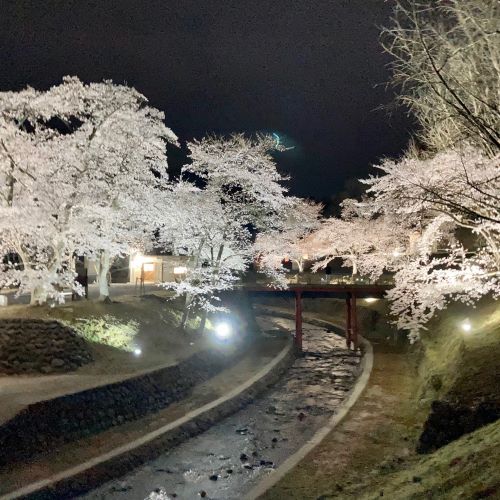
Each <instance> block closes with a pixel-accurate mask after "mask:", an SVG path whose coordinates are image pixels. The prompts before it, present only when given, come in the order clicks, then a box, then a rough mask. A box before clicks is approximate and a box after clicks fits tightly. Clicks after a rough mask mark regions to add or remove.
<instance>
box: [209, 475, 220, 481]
mask: <svg viewBox="0 0 500 500" xmlns="http://www.w3.org/2000/svg"><path fill="white" fill-rule="evenodd" d="M208 479H210V481H217V479H219V476H218V475H217V474H212V475H211V476H209V477H208Z"/></svg>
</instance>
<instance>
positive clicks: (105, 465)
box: [0, 339, 295, 500]
mask: <svg viewBox="0 0 500 500" xmlns="http://www.w3.org/2000/svg"><path fill="white" fill-rule="evenodd" d="M293 359H295V355H294V346H293V343H292V341H291V339H290V341H289V342H287V344H286V345H285V347H283V349H282V350H281V351H280V352H279V354H278V355H277V356H275V357H274V359H273V360H271V361H270V362H269V363H268V364H267V365H266V366H264V367H263V368H261V369H260V370H259V371H258V372H257V373H256V374H255V375H253V376H252V377H251V378H250V379H248V380H247V381H246V382H244V383H243V384H240V385H239V386H238V387H235V388H234V389H232V390H231V391H229V392H228V393H227V394H225V395H224V396H221V397H219V398H217V399H216V400H214V401H211V402H210V403H207V404H205V405H203V406H201V407H199V408H197V409H195V410H192V411H191V412H189V413H187V414H186V415H184V416H183V417H181V418H179V419H177V420H175V421H174V422H170V423H169V424H166V425H164V426H162V427H160V428H159V429H156V430H154V431H151V432H149V433H147V434H145V435H143V436H141V437H140V438H137V439H135V440H134V441H132V442H130V443H128V444H126V445H122V446H119V447H117V448H115V449H113V450H111V451H109V452H107V453H104V454H102V455H99V456H98V457H94V458H92V459H90V460H87V461H85V462H82V463H81V464H79V465H76V466H74V467H71V468H69V469H66V470H64V471H62V472H59V473H56V474H53V475H51V476H49V477H47V478H45V479H42V480H39V481H36V482H34V483H31V484H29V485H27V486H24V487H22V488H19V489H17V490H14V491H12V492H9V493H6V494H4V495H3V496H0V500H14V499H17V498H40V497H43V498H60V495H61V494H63V495H64V494H66V492H67V491H71V492H72V494H73V492H74V493H76V491H78V490H81V492H84V491H85V490H90V489H93V488H94V487H96V486H97V485H98V484H100V483H102V482H105V481H107V480H111V479H113V478H114V477H113V475H112V473H110V468H112V467H113V465H114V462H115V461H116V462H117V469H118V471H119V472H118V473H117V474H116V477H119V476H121V475H122V474H123V473H124V472H125V470H124V462H125V463H126V461H127V460H126V459H127V456H130V459H131V462H133V463H134V465H133V466H136V465H137V463H136V461H137V460H140V462H143V461H145V460H147V459H148V458H150V453H151V449H148V448H149V447H151V448H154V447H155V446H156V447H158V446H162V445H161V440H162V438H164V439H165V440H166V443H167V446H166V448H163V446H162V448H163V450H165V449H168V442H170V441H175V433H176V432H178V433H179V434H181V435H182V434H183V433H186V432H188V433H189V429H193V428H194V427H199V428H200V430H199V432H202V431H203V430H205V429H204V428H203V426H204V425H206V421H207V418H210V413H211V412H212V413H215V414H216V415H215V417H216V418H217V420H220V419H222V418H224V417H226V416H228V415H229V414H231V413H233V412H234V411H236V410H237V409H238V408H240V407H242V406H244V405H245V404H246V403H247V402H248V401H246V400H247V399H248V398H250V399H251V398H252V397H253V395H252V393H253V391H257V392H260V391H261V388H260V387H259V386H261V385H264V386H267V385H269V384H271V383H274V382H275V381H276V380H277V378H278V376H279V375H280V374H281V372H282V371H284V370H286V369H287V368H288V366H289V365H290V363H291V360H293ZM209 426H210V425H209ZM209 426H208V427H209ZM186 427H188V430H187V431H186ZM208 427H207V428H208ZM194 431H195V432H194V433H193V435H195V434H197V433H198V432H196V429H194ZM172 433H174V437H172V436H171V434H172ZM188 437H191V436H188ZM175 444H177V442H176V443H175ZM141 454H142V456H141ZM142 457H147V458H146V459H145V460H142ZM130 468H132V467H130ZM89 476H92V477H93V478H95V479H96V480H97V481H99V483H96V484H91V485H90V486H91V487H89V488H86V487H84V486H81V488H79V487H78V486H79V485H83V483H82V482H81V481H82V478H86V479H87V480H88V478H89ZM99 477H104V478H105V479H104V480H100V479H99ZM75 485H76V487H75Z"/></svg>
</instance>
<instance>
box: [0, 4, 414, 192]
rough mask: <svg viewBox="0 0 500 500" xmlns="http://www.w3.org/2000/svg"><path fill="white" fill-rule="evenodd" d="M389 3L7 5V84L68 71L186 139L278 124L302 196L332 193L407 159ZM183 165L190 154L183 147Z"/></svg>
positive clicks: (1, 25) (3, 40)
mask: <svg viewBox="0 0 500 500" xmlns="http://www.w3.org/2000/svg"><path fill="white" fill-rule="evenodd" d="M390 3H391V2H387V1H384V0H324V1H319V0H300V1H295V0H274V1H255V0H246V1H245V0H236V1H228V0H182V1H177V2H175V1H171V0H161V1H160V0H158V1H149V0H120V1H108V0H101V1H96V2H90V1H84V0H74V1H71V0H59V1H55V0H54V1H49V0H46V1H43V0H33V1H24V0H0V53H1V61H0V62H1V65H0V90H12V89H20V88H22V87H24V86H25V85H26V84H29V85H32V86H34V87H36V88H47V87H48V86H50V85H52V84H54V83H58V82H59V81H60V79H61V77H62V76H64V75H66V74H69V75H77V76H79V77H80V78H81V79H82V80H84V81H99V80H102V79H112V80H114V81H115V82H117V83H124V82H126V83H127V84H129V85H132V86H134V87H135V88H137V89H138V90H139V91H140V92H142V93H143V94H145V95H146V96H147V97H148V98H149V100H150V102H151V104H152V105H154V106H156V107H158V108H159V109H161V110H163V111H164V112H165V114H166V121H167V125H168V126H170V127H171V128H172V129H173V130H174V132H175V133H176V134H177V135H178V136H179V137H180V139H181V140H182V141H185V140H189V139H191V138H193V137H201V136H202V135H204V134H205V133H207V132H215V133H229V132H231V131H244V132H249V133H253V132H256V131H266V132H276V133H278V134H280V136H282V137H283V139H284V142H285V144H287V145H293V146H294V149H292V150H290V151H287V152H285V153H283V154H281V155H280V157H279V165H280V169H281V170H282V171H285V172H287V173H288V174H290V175H291V176H292V181H291V183H290V187H291V190H292V192H293V193H294V194H297V195H300V196H310V197H314V198H317V199H321V198H324V199H328V198H329V197H331V196H337V197H338V195H339V193H340V192H341V191H344V190H345V189H346V186H347V190H349V186H351V185H352V181H350V180H349V179H352V178H355V177H359V176H365V175H366V174H367V173H368V172H369V171H370V164H371V163H373V162H376V161H377V159H378V158H380V157H381V156H395V155H398V154H399V153H400V152H401V151H402V149H403V148H404V147H405V144H406V142H407V140H408V137H409V133H410V132H409V129H410V127H411V125H410V123H411V122H410V120H409V118H408V117H407V116H406V115H405V113H404V112H403V110H402V109H400V108H398V107H397V106H396V105H395V104H394V90H393V89H392V88H391V87H388V86H387V85H386V84H387V82H388V81H389V77H390V75H389V73H388V70H387V69H386V67H385V65H386V63H387V62H388V58H387V56H386V55H385V54H383V53H382V48H381V46H380V44H379V29H378V27H379V26H381V25H383V24H387V22H388V16H389V13H390ZM172 154H173V156H172V164H173V170H174V172H175V170H176V163H177V164H178V162H179V158H181V157H182V155H181V154H180V153H179V152H178V151H177V152H175V151H174V152H173V153H172Z"/></svg>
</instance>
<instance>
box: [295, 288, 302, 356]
mask: <svg viewBox="0 0 500 500" xmlns="http://www.w3.org/2000/svg"><path fill="white" fill-rule="evenodd" d="M295 347H296V348H297V349H298V350H299V351H302V292H301V291H300V290H296V291H295Z"/></svg>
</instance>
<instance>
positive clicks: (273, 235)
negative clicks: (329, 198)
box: [253, 198, 323, 286]
mask: <svg viewBox="0 0 500 500" xmlns="http://www.w3.org/2000/svg"><path fill="white" fill-rule="evenodd" d="M290 201H291V202H292V203H293V204H292V205H291V206H290V208H289V209H288V210H287V213H286V214H285V216H284V217H283V220H282V221H281V222H280V224H279V227H277V228H276V229H273V230H271V231H265V232H263V233H261V234H258V235H257V238H256V239H255V243H254V247H253V248H254V252H255V258H256V260H257V263H258V266H259V269H260V270H261V271H264V272H265V273H266V274H267V275H268V276H270V277H271V278H272V280H273V283H274V284H275V285H278V286H285V284H286V279H287V276H286V272H287V269H286V268H285V267H284V263H286V262H292V263H295V265H296V266H297V269H298V271H299V273H301V272H303V270H304V265H305V262H306V261H307V260H309V259H310V258H311V255H312V254H313V252H314V250H315V249H314V247H313V245H312V244H311V243H312V242H311V240H310V238H308V236H309V235H310V234H311V232H312V231H314V230H315V229H316V228H317V227H318V225H319V219H320V216H321V211H322V209H323V206H322V205H320V204H318V203H314V202H312V201H308V200H302V199H299V198H295V199H292V200H290Z"/></svg>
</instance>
